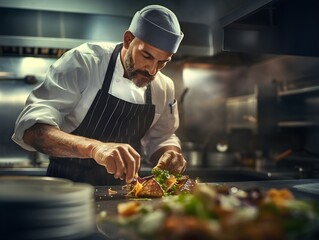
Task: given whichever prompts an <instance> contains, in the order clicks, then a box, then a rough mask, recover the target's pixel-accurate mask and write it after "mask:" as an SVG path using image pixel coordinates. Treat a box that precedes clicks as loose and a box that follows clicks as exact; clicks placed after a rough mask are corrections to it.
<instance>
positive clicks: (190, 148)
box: [181, 142, 203, 167]
mask: <svg viewBox="0 0 319 240" xmlns="http://www.w3.org/2000/svg"><path fill="white" fill-rule="evenodd" d="M181 147H182V152H183V156H184V158H185V159H186V161H187V166H189V167H202V166H203V148H202V146H201V145H200V144H197V143H194V142H183V143H182V144H181Z"/></svg>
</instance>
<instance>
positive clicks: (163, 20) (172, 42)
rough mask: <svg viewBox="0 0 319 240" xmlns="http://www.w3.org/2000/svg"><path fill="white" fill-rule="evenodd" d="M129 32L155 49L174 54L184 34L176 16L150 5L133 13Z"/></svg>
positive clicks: (161, 7) (160, 7) (166, 10)
mask: <svg viewBox="0 0 319 240" xmlns="http://www.w3.org/2000/svg"><path fill="white" fill-rule="evenodd" d="M129 31H130V32H131V33H133V35H134V36H136V37H138V38H139V39H141V40H142V41H144V42H147V43H148V44H151V45H153V46H154V47H156V48H159V49H161V50H164V51H166V52H170V53H176V52H177V49H178V46H179V44H180V43H181V41H182V39H183V37H184V34H183V33H182V31H181V29H180V26H179V22H178V19H177V17H176V15H175V14H174V13H173V12H172V11H171V10H169V9H168V8H166V7H163V6H160V5H150V6H147V7H144V8H143V9H142V10H140V11H138V12H136V13H135V15H134V17H133V19H132V22H131V25H130V27H129Z"/></svg>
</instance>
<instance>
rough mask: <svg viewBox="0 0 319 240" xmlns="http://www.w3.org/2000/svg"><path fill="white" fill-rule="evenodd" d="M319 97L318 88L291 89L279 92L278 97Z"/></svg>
mask: <svg viewBox="0 0 319 240" xmlns="http://www.w3.org/2000/svg"><path fill="white" fill-rule="evenodd" d="M315 95H317V96H319V86H311V87H304V88H300V89H291V90H285V91H279V92H278V96H279V97H286V96H287V97H288V96H299V97H311V96H315Z"/></svg>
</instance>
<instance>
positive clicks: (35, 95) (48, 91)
mask: <svg viewBox="0 0 319 240" xmlns="http://www.w3.org/2000/svg"><path fill="white" fill-rule="evenodd" d="M79 61H83V60H81V59H79V57H77V56H76V53H68V54H66V55H65V56H63V57H62V58H61V59H59V60H58V61H56V62H55V63H54V64H53V65H52V66H51V67H50V69H49V70H48V72H47V75H46V79H45V80H44V82H43V83H41V84H40V85H39V86H38V87H36V88H35V89H34V90H33V91H32V92H31V93H30V95H29V97H28V99H27V101H26V106H25V108H24V109H23V111H22V112H21V113H20V115H19V117H18V119H17V121H16V125H15V131H14V134H13V136H12V140H13V141H14V142H16V143H17V144H19V145H20V146H21V147H23V148H24V149H26V150H29V151H34V150H35V149H34V148H32V147H31V146H29V145H27V144H26V143H24V142H23V135H24V132H25V130H27V129H28V128H30V127H32V126H33V125H34V124H35V123H45V124H49V125H52V126H55V127H57V128H63V124H64V122H65V117H66V116H67V115H68V114H69V113H70V112H71V111H72V110H73V109H74V108H75V106H76V105H77V103H78V101H79V99H80V96H81V87H83V83H82V82H81V80H80V79H79V78H78V76H82V78H83V79H85V78H86V76H87V74H86V72H85V68H84V69H83V68H78V67H77V66H79ZM79 71H81V73H79Z"/></svg>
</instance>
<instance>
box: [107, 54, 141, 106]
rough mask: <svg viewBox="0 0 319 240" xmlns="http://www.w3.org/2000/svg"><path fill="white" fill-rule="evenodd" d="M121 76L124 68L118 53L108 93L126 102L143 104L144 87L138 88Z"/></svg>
mask: <svg viewBox="0 0 319 240" xmlns="http://www.w3.org/2000/svg"><path fill="white" fill-rule="evenodd" d="M123 76H124V68H123V65H122V62H121V58H120V54H119V55H118V57H117V60H116V66H115V68H114V73H113V77H112V82H111V85H110V89H109V93H110V94H111V95H113V96H115V97H117V98H120V99H122V100H125V101H127V102H131V103H137V104H144V103H145V91H146V87H142V88H139V87H137V86H136V85H135V84H134V83H133V82H132V81H131V80H129V79H127V78H125V77H123Z"/></svg>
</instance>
